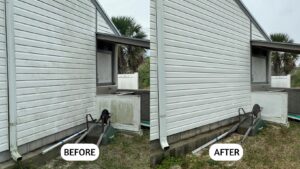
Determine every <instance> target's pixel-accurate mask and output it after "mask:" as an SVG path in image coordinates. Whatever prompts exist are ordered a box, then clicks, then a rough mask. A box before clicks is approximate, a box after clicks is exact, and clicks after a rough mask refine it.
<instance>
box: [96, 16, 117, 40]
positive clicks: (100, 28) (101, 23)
mask: <svg viewBox="0 0 300 169" xmlns="http://www.w3.org/2000/svg"><path fill="white" fill-rule="evenodd" d="M97 32H101V33H108V34H114V32H113V31H112V30H111V28H110V27H109V25H108V24H107V23H106V21H105V20H104V19H103V17H102V16H101V14H100V13H99V12H98V11H97Z"/></svg>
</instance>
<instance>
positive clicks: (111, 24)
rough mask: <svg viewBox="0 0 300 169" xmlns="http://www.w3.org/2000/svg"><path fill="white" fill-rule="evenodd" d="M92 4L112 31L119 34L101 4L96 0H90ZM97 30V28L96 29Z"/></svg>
mask: <svg viewBox="0 0 300 169" xmlns="http://www.w3.org/2000/svg"><path fill="white" fill-rule="evenodd" d="M90 1H91V2H92V4H94V6H95V7H96V9H97V11H98V12H99V13H100V15H101V16H102V17H103V18H104V20H105V21H106V22H107V23H108V25H109V27H110V28H111V29H112V31H113V32H114V33H115V34H116V35H118V36H121V33H120V32H119V30H118V29H117V28H116V26H115V25H114V23H113V22H112V20H111V19H110V18H109V17H108V15H107V13H106V12H105V10H104V8H103V7H102V6H101V4H100V3H99V2H98V0H90ZM96 32H97V30H96Z"/></svg>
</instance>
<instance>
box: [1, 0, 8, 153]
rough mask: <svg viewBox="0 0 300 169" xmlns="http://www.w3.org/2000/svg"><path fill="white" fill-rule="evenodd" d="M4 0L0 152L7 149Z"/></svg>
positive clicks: (2, 5) (3, 10)
mask: <svg viewBox="0 0 300 169" xmlns="http://www.w3.org/2000/svg"><path fill="white" fill-rule="evenodd" d="M5 32H6V31H5V2H4V0H0V152H1V151H5V150H8V105H7V104H8V97H7V95H8V93H7V58H6V33H5Z"/></svg>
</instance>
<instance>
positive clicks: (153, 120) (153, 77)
mask: <svg viewBox="0 0 300 169" xmlns="http://www.w3.org/2000/svg"><path fill="white" fill-rule="evenodd" d="M150 7H151V11H150V14H151V15H150V24H151V26H150V42H151V44H150V56H151V59H150V91H151V92H150V95H151V96H150V125H151V127H150V139H151V140H154V139H157V138H158V90H157V88H158V86H157V50H156V49H157V47H156V9H155V0H151V3H150Z"/></svg>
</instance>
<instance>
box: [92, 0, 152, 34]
mask: <svg viewBox="0 0 300 169" xmlns="http://www.w3.org/2000/svg"><path fill="white" fill-rule="evenodd" d="M98 1H99V2H100V4H101V5H102V7H103V8H104V10H105V12H106V13H107V14H108V15H109V17H110V18H111V17H112V16H131V17H133V18H135V20H136V22H137V23H138V24H140V25H142V27H143V31H144V32H145V33H146V34H147V35H148V39H149V34H150V0H98Z"/></svg>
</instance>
